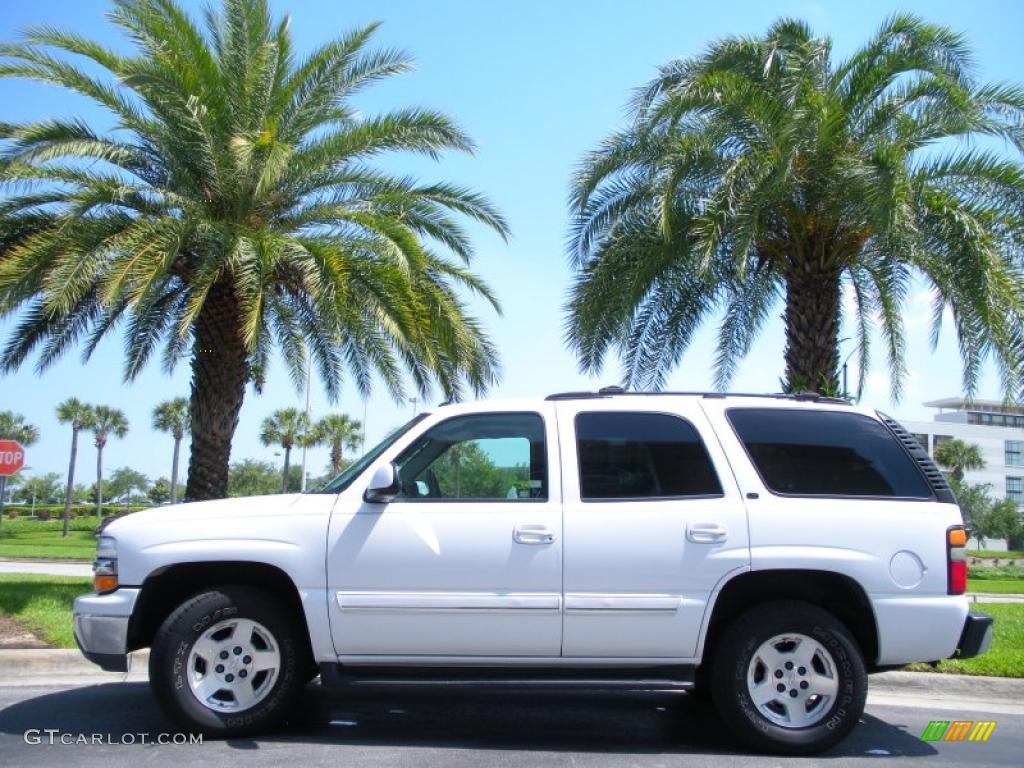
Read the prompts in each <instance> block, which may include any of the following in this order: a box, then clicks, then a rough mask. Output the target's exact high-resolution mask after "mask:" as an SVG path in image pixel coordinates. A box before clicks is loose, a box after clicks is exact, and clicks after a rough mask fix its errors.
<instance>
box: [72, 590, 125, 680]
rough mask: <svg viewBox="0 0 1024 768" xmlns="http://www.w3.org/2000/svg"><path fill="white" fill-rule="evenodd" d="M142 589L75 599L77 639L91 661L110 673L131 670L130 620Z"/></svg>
mask: <svg viewBox="0 0 1024 768" xmlns="http://www.w3.org/2000/svg"><path fill="white" fill-rule="evenodd" d="M139 591H140V590H138V589H131V588H126V587H121V588H120V589H117V590H115V591H114V592H111V593H109V594H106V595H82V596H81V597H79V598H76V599H75V608H74V616H75V642H76V643H78V647H79V648H80V649H81V650H82V654H83V655H84V656H85V658H87V659H88V660H89V661H91V662H93V663H94V664H98V665H99V666H100V667H101V668H102V669H105V670H107V671H108V672H127V671H128V622H129V620H130V619H131V616H132V609H133V608H134V607H135V601H136V600H137V599H138V597H139Z"/></svg>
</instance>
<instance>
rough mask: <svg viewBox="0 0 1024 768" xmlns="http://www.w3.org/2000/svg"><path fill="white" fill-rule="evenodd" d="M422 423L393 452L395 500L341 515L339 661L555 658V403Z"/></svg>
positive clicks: (331, 558) (335, 575) (558, 558)
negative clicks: (398, 486)
mask: <svg viewBox="0 0 1024 768" xmlns="http://www.w3.org/2000/svg"><path fill="white" fill-rule="evenodd" d="M425 423H426V425H427V426H426V428H425V430H424V431H422V432H421V433H420V435H419V436H418V437H416V438H414V439H413V440H412V442H411V443H409V444H408V445H407V447H405V448H401V449H398V453H397V455H396V456H395V457H394V461H395V464H396V465H397V467H398V472H399V477H400V479H401V491H400V493H399V495H398V497H397V498H396V499H395V500H394V501H392V502H391V503H389V504H368V503H363V504H362V506H361V507H359V508H358V510H357V511H356V512H355V513H354V514H344V513H338V512H337V511H336V512H335V515H334V517H333V518H332V521H331V530H330V535H329V539H328V584H329V595H330V598H331V600H332V605H331V630H332V633H333V637H334V644H335V648H336V650H337V652H338V654H339V656H343V657H350V658H351V657H365V656H374V657H377V656H390V657H392V658H394V657H401V656H421V655H427V656H430V655H433V656H537V657H552V656H558V654H559V651H560V647H561V629H562V628H561V590H562V522H561V489H560V482H559V469H558V463H557V453H556V451H557V445H558V442H557V439H556V432H555V429H556V427H555V423H554V412H553V409H552V408H551V406H549V405H548V404H545V406H544V407H543V408H542V409H539V410H537V411H511V412H505V413H486V414H482V413H481V414H473V413H468V414H463V415H451V416H448V417H444V412H442V413H441V414H437V415H435V416H432V417H430V419H429V420H428V421H427V422H425ZM385 458H387V455H386V454H385ZM359 492H360V493H361V489H359ZM339 506H342V505H341V504H339Z"/></svg>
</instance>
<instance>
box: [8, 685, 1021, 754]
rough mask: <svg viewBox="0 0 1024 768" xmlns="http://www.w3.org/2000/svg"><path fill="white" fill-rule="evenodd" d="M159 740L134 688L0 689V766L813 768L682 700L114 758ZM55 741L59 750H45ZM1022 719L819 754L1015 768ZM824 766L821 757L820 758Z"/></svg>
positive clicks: (537, 698) (383, 691)
mask: <svg viewBox="0 0 1024 768" xmlns="http://www.w3.org/2000/svg"><path fill="white" fill-rule="evenodd" d="M956 717H960V718H963V719H976V720H981V719H986V720H996V721H998V725H997V726H996V728H995V731H994V733H993V734H992V737H991V739H990V740H989V741H988V742H987V743H923V742H921V741H920V740H919V737H920V735H921V733H922V732H923V731H924V728H925V726H926V725H927V723H928V721H929V720H932V719H947V720H949V719H955V718H956ZM45 728H59V729H60V731H61V732H62V733H65V734H68V737H67V738H69V739H70V738H76V737H78V736H79V734H93V733H101V734H110V736H109V737H105V738H107V739H108V740H112V741H114V742H115V743H113V744H103V745H100V744H93V745H72V746H62V745H60V744H54V745H52V746H51V745H49V744H47V743H46V741H45V739H46V738H47V736H46V734H45V733H44V734H41V737H42V738H43V739H44V741H43V743H41V744H26V743H25V740H24V738H23V734H24V732H25V731H26V730H27V729H45ZM167 729H168V725H167V724H166V722H165V721H164V720H163V719H162V718H161V716H160V714H159V712H158V710H157V708H156V705H155V703H154V702H153V700H152V698H151V696H150V694H149V691H148V688H147V686H146V684H145V683H108V684H103V685H95V686H88V687H81V688H60V687H49V688H2V687H0V755H2V758H0V762H2V763H3V764H4V765H12V766H15V765H16V766H37V765H39V766H56V765H64V764H74V765H75V766H76V768H78V767H79V766H81V767H82V768H88V767H89V766H102V768H111V766H118V765H123V764H129V763H131V764H134V765H138V764H141V763H143V762H144V763H145V764H146V765H147V766H156V767H157V768H160V767H162V766H174V767H177V766H180V765H182V764H202V765H203V766H204V768H206V767H208V766H209V767H212V766H239V765H243V766H245V767H246V768H256V767H258V766H274V768H277V766H281V765H295V766H298V765H302V766H307V765H309V766H320V765H322V766H331V767H332V768H337V766H344V767H345V768H362V766H366V767H367V768H371V767H372V768H381V767H383V768H388V767H390V766H395V767H396V768H405V767H406V766H435V765H436V766H444V767H445V768H450V767H452V768H462V767H463V766H477V765H479V766H488V767H489V768H490V767H491V766H499V767H502V766H510V767H511V766H515V768H521V767H522V766H534V765H537V766H562V765H567V764H568V765H572V766H574V768H588V767H589V766H594V767H595V768H597V767H600V768H604V766H621V765H630V766H652V767H653V766H658V767H659V768H660V767H662V766H675V765H680V766H682V765H685V766H687V768H690V767H691V766H697V767H700V766H715V768H739V767H741V766H757V768H761V767H762V766H773V765H781V764H791V763H793V764H795V763H800V764H806V765H814V764H817V763H818V762H819V761H820V759H821V758H811V759H802V760H795V759H794V760H782V759H766V758H764V757H761V756H757V755H750V754H745V753H744V752H743V751H742V750H740V749H739V748H738V747H736V746H735V745H734V744H733V743H732V741H731V739H730V737H729V735H728V733H726V732H725V731H724V729H723V727H722V726H721V725H720V724H719V722H718V721H717V719H716V718H715V717H714V715H713V714H712V713H711V712H710V711H709V710H707V709H705V708H704V706H703V705H701V704H700V702H697V701H695V700H693V699H691V698H690V697H688V696H686V695H685V694H670V693H664V694H635V693H623V692H616V693H611V692H609V693H604V692H599V693H582V692H580V693H565V692H542V693H536V692H531V693H526V692H504V691H502V692H494V691H480V690H465V689H461V690H454V691H441V690H438V689H437V688H432V689H427V690H424V689H415V688H390V689H387V688H375V689H369V690H367V689H363V690H359V691H355V692H347V693H344V694H342V693H337V692H335V693H330V694H328V693H327V692H325V691H323V690H322V689H320V687H319V686H318V685H316V684H313V685H311V686H310V687H309V689H308V690H307V692H306V696H305V701H304V704H303V707H302V711H301V715H300V716H299V718H298V722H297V723H296V724H294V725H293V726H292V727H290V728H289V729H287V730H285V731H282V732H279V733H277V734H273V735H270V736H265V737H261V738H256V739H236V740H231V741H220V742H218V741H209V740H207V742H206V743H204V744H203V745H201V746H196V745H178V746H174V745H166V746H156V745H152V744H147V745H145V746H143V745H141V744H139V743H138V741H139V737H138V736H137V735H135V736H133V737H132V738H133V739H134V741H135V742H136V743H135V744H130V745H124V744H121V743H120V742H121V741H122V740H129V735H132V734H140V733H146V734H149V738H150V739H155V738H156V736H157V734H159V733H161V732H164V731H165V730H167ZM55 738H56V739H59V738H60V737H59V736H55ZM1021 754H1024V716H1021V715H986V714H985V713H982V712H968V711H964V712H957V713H956V714H955V715H954V713H952V712H948V711H946V712H942V711H929V710H925V709H917V708H910V707H893V706H880V705H869V707H868V712H867V714H866V715H865V717H864V721H863V722H862V723H861V725H860V726H859V727H858V728H857V730H856V731H855V732H854V734H853V736H851V737H850V738H849V739H847V741H846V742H845V743H843V744H841V745H840V746H839V747H838V748H836V749H835V750H833V751H832V752H830V753H828V755H827V757H828V758H829V764H830V765H831V766H835V768H845V767H846V766H861V765H865V766H866V765H873V766H877V765H878V761H879V760H884V761H885V765H887V766H920V767H921V768H925V767H926V766H927V768H931V766H934V765H949V766H957V768H959V766H960V765H962V764H964V763H969V764H970V765H971V766H972V768H973V767H975V766H1015V767H1016V766H1019V765H1020V756H1021ZM823 757H825V756H823Z"/></svg>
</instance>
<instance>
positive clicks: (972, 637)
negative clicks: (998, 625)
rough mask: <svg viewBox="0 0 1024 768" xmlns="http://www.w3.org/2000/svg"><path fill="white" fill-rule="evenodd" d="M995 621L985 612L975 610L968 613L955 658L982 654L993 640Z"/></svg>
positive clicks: (966, 657) (967, 657)
mask: <svg viewBox="0 0 1024 768" xmlns="http://www.w3.org/2000/svg"><path fill="white" fill-rule="evenodd" d="M993 621H994V620H993V619H992V617H991V616H988V615H987V614H984V613H975V612H974V611H971V612H970V613H968V614H967V618H966V619H965V620H964V629H963V632H961V633H960V642H959V643H958V644H957V647H956V656H955V657H954V658H957V659H969V658H971V657H972V656H980V655H981V654H983V653H985V651H987V650H988V646H989V645H990V644H991V642H992V624H993Z"/></svg>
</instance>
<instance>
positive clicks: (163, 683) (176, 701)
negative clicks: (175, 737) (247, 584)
mask: <svg viewBox="0 0 1024 768" xmlns="http://www.w3.org/2000/svg"><path fill="white" fill-rule="evenodd" d="M234 618H247V619H253V620H254V621H257V622H259V623H260V624H262V625H263V626H264V627H266V629H267V631H269V632H270V633H271V634H272V635H273V637H274V640H275V642H276V643H277V646H278V648H279V650H280V654H281V667H280V669H279V670H278V675H277V679H276V680H275V681H274V684H273V687H272V688H271V690H270V693H269V694H268V695H267V696H266V698H264V699H262V700H261V701H260V702H258V703H257V704H255V705H254V706H252V707H250V708H249V709H247V710H243V711H241V712H219V711H217V710H213V709H210V708H209V707H206V706H204V705H203V704H202V703H201V702H200V701H199V700H198V699H197V698H196V697H195V695H194V694H193V693H192V689H191V687H190V686H189V680H188V674H189V655H190V654H191V651H192V647H193V645H194V644H195V642H196V641H197V640H198V639H199V638H200V637H201V636H202V634H203V633H204V632H205V631H206V630H207V629H208V628H209V627H211V626H213V625H214V624H217V623H218V622H221V621H224V620H228V619H234ZM300 669H301V657H300V653H299V643H298V639H297V638H296V636H295V633H294V631H293V630H292V629H291V628H290V627H289V625H288V621H287V614H286V613H285V612H284V611H283V610H282V609H281V608H280V605H279V603H278V602H277V601H276V600H273V599H272V598H271V597H270V596H268V595H266V594H264V593H259V592H256V591H255V590H250V589H245V588H222V589H217V590H214V591H210V592H206V593H204V594H202V595H198V596H196V597H195V598H193V599H191V600H189V601H187V602H186V603H184V604H182V605H181V606H180V607H179V608H178V609H177V610H176V611H174V613H172V614H171V616H170V617H168V619H167V621H166V622H165V623H164V625H163V626H162V627H161V629H160V631H159V632H158V634H157V640H156V641H155V642H154V647H153V650H152V653H151V655H150V681H151V684H152V686H153V688H154V690H155V691H156V693H157V697H158V699H159V700H160V701H161V704H162V705H163V706H164V709H165V710H166V711H168V713H169V714H170V715H171V716H172V717H173V718H174V719H175V720H176V721H178V722H179V723H181V724H182V725H184V726H186V727H187V728H189V729H191V730H199V731H202V732H204V733H206V734H209V735H211V736H218V735H220V736H228V735H237V734H243V733H253V732H257V731H263V730H267V729H270V728H272V727H274V726H277V725H279V724H280V723H281V722H283V720H284V719H285V718H286V717H287V714H288V712H289V711H290V710H291V707H292V705H293V703H294V699H295V697H296V695H297V693H298V691H299V690H300V689H301V687H302V684H303V679H302V676H301V675H300V674H299V672H300Z"/></svg>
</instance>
